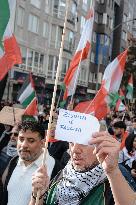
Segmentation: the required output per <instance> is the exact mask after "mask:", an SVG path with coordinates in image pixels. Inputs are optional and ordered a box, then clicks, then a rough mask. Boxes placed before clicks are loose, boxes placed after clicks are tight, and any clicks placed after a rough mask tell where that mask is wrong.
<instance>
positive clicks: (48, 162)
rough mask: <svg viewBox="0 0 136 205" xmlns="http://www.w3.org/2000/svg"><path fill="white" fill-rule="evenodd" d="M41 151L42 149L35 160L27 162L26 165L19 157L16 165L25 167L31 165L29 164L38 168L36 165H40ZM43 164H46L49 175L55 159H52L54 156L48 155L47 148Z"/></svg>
mask: <svg viewBox="0 0 136 205" xmlns="http://www.w3.org/2000/svg"><path fill="white" fill-rule="evenodd" d="M43 153H44V149H43V151H42V153H41V155H40V156H39V157H38V158H37V159H36V160H35V161H33V162H32V163H31V164H29V165H28V166H25V164H24V161H23V160H22V159H21V158H20V157H19V160H18V163H17V165H18V166H22V167H25V168H26V169H27V168H29V167H31V166H33V165H36V166H37V168H38V167H40V166H41V165H42V160H43ZM45 164H46V165H47V173H48V176H49V177H51V174H52V170H53V168H54V165H55V160H54V158H53V157H52V156H50V155H49V153H48V150H47V153H46V161H45Z"/></svg>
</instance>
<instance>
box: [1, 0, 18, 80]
mask: <svg viewBox="0 0 136 205" xmlns="http://www.w3.org/2000/svg"><path fill="white" fill-rule="evenodd" d="M15 8H16V1H15V0H0V80H2V79H3V78H4V77H5V75H6V74H7V73H8V71H9V70H10V69H11V68H12V67H13V66H14V65H15V64H21V63H22V59H21V53H20V49H19V46H18V44H17V41H16V39H15V36H14V35H13V25H14V15H15Z"/></svg>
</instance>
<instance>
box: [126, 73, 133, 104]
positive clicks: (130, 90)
mask: <svg viewBox="0 0 136 205" xmlns="http://www.w3.org/2000/svg"><path fill="white" fill-rule="evenodd" d="M126 98H127V99H129V100H132V99H133V75H132V74H131V76H130V78H129V80H128V85H127V95H126Z"/></svg>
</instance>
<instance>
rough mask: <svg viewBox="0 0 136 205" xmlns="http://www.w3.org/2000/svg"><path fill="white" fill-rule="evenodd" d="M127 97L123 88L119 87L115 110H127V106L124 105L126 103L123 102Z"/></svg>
mask: <svg viewBox="0 0 136 205" xmlns="http://www.w3.org/2000/svg"><path fill="white" fill-rule="evenodd" d="M124 99H125V95H124V93H123V91H122V89H121V88H120V89H119V99H118V100H117V102H116V107H115V111H125V110H126V109H127V108H126V106H125V105H124V103H123V102H122V100H124Z"/></svg>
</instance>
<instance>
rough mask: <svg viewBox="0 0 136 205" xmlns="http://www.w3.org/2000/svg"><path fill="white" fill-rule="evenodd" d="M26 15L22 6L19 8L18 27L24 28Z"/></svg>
mask: <svg viewBox="0 0 136 205" xmlns="http://www.w3.org/2000/svg"><path fill="white" fill-rule="evenodd" d="M24 13H25V10H24V8H22V7H21V6H19V7H18V11H17V25H19V26H22V25H23V22H24Z"/></svg>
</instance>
